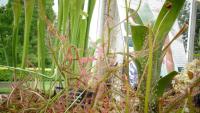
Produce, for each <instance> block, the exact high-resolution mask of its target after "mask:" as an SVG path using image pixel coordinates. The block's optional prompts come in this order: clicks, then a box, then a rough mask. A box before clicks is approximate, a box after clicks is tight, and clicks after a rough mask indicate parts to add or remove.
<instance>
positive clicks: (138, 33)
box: [131, 26, 148, 51]
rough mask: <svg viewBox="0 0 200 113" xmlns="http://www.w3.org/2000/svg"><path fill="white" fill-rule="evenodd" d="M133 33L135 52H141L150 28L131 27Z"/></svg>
mask: <svg viewBox="0 0 200 113" xmlns="http://www.w3.org/2000/svg"><path fill="white" fill-rule="evenodd" d="M131 32H132V40H133V47H134V50H136V51H139V50H141V49H142V47H143V44H144V41H145V37H146V36H147V33H148V28H147V27H146V26H131Z"/></svg>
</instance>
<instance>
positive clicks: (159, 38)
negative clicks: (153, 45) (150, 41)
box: [153, 0, 185, 45]
mask: <svg viewBox="0 0 200 113" xmlns="http://www.w3.org/2000/svg"><path fill="white" fill-rule="evenodd" d="M184 2H185V0H166V1H165V3H164V5H163V7H162V9H161V11H160V13H159V15H158V18H157V19H156V22H155V25H154V27H153V33H154V35H155V38H156V42H157V44H158V43H159V42H163V41H164V39H165V37H166V35H167V34H168V32H169V31H170V30H171V28H172V26H173V24H174V22H175V20H176V18H177V16H178V14H179V12H180V10H181V8H182V6H183V5H184ZM161 45H162V44H161Z"/></svg>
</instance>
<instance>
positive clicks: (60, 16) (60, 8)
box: [58, 0, 63, 32]
mask: <svg viewBox="0 0 200 113" xmlns="http://www.w3.org/2000/svg"><path fill="white" fill-rule="evenodd" d="M62 19H63V0H58V31H59V32H61V28H62Z"/></svg>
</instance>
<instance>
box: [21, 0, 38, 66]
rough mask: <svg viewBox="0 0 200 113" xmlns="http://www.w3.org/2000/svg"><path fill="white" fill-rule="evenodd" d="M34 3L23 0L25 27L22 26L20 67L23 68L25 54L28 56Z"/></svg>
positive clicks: (30, 0)
mask: <svg viewBox="0 0 200 113" xmlns="http://www.w3.org/2000/svg"><path fill="white" fill-rule="evenodd" d="M34 4H35V0H24V9H25V27H24V46H23V56H22V68H25V65H26V61H27V56H28V48H29V38H30V29H31V21H32V15H33V10H34Z"/></svg>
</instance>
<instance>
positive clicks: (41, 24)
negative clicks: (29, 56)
mask: <svg viewBox="0 0 200 113" xmlns="http://www.w3.org/2000/svg"><path fill="white" fill-rule="evenodd" d="M38 7H39V13H38V14H39V19H38V23H37V24H38V25H37V26H38V29H37V30H38V67H39V68H40V69H41V72H42V73H44V72H45V20H44V18H45V0H38Z"/></svg>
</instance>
